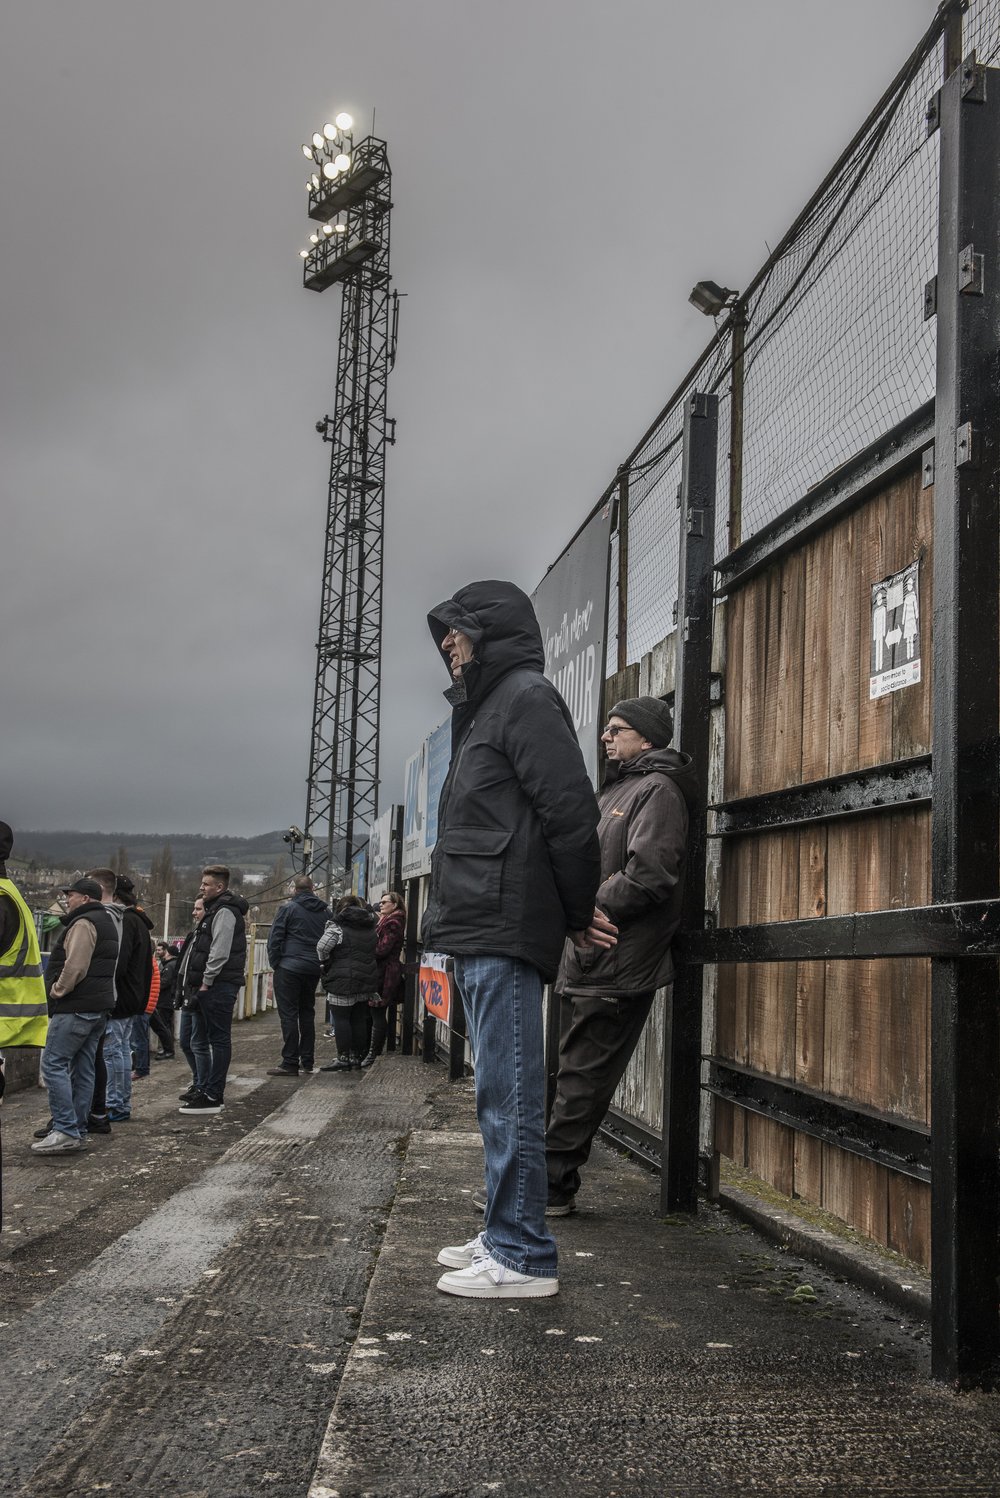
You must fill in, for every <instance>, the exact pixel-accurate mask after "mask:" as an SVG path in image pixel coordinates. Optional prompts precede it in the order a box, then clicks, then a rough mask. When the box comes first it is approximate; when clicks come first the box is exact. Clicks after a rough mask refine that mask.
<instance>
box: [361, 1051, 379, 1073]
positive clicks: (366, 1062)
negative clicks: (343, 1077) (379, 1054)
mask: <svg viewBox="0 0 1000 1498" xmlns="http://www.w3.org/2000/svg"><path fill="white" fill-rule="evenodd" d="M375 1059H376V1058H375V1052H374V1051H369V1052H368V1055H367V1056H365V1057H364V1059H363V1060H362V1061H359V1062H358V1065H359V1066H360V1068H361V1070H362V1071H367V1070H368V1068H369V1067H370V1066H374V1065H375Z"/></svg>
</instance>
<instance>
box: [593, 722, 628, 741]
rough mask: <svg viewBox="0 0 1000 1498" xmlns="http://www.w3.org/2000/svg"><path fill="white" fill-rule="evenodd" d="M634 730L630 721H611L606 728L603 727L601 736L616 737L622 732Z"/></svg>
mask: <svg viewBox="0 0 1000 1498" xmlns="http://www.w3.org/2000/svg"><path fill="white" fill-rule="evenodd" d="M632 732H634V730H633V729H632V727H631V726H630V725H629V724H628V723H609V724H608V725H607V727H606V728H602V729H601V738H602V739H604V738H608V739H616V738H617V737H618V735H619V734H620V733H632Z"/></svg>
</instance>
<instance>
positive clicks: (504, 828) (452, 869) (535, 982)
mask: <svg viewBox="0 0 1000 1498" xmlns="http://www.w3.org/2000/svg"><path fill="white" fill-rule="evenodd" d="M428 624H429V626H430V630H431V635H432V637H433V639H434V642H435V645H436V646H437V647H438V649H439V650H441V651H442V652H443V653H444V655H445V657H446V660H447V662H448V664H449V669H450V672H451V677H452V685H451V687H450V688H449V690H448V692H446V694H445V696H446V699H447V701H449V702H450V703H451V705H452V758H451V766H450V768H449V770H448V775H447V777H446V779H445V782H444V785H443V786H442V789H441V799H440V804H439V809H438V838H437V843H436V845H435V848H434V853H433V855H432V860H431V877H430V893H429V898H428V903H427V911H426V913H425V916H424V923H423V932H422V935H423V943H424V948H425V952H430V953H436V954H444V955H445V956H447V957H450V958H451V959H452V960H453V963H454V973H455V981H456V985H457V987H458V990H459V992H460V994H461V998H462V1002H463V1005H464V1007H465V1014H466V1019H467V1022H468V1029H469V1038H470V1041H471V1044H472V1051H473V1057H474V1061H475V1073H476V1107H477V1112H478V1116H479V1124H480V1128H481V1131H482V1136H483V1150H484V1155H485V1179H486V1221H485V1226H484V1230H483V1232H482V1233H481V1234H480V1235H479V1236H478V1237H477V1238H474V1239H473V1240H472V1241H471V1242H470V1243H466V1244H464V1245H462V1246H460V1247H456V1248H445V1249H442V1250H441V1253H440V1254H439V1255H438V1262H439V1263H441V1264H443V1265H445V1266H446V1267H447V1268H448V1269H449V1271H451V1272H449V1273H447V1274H444V1275H442V1276H441V1278H440V1279H439V1280H438V1289H439V1290H442V1291H444V1292H445V1293H446V1294H450V1295H462V1296H468V1297H470V1298H474V1299H483V1298H494V1297H501V1296H502V1297H520V1296H536V1295H553V1294H555V1293H556V1292H557V1291H558V1288H559V1281H558V1278H557V1258H556V1245H555V1240H554V1239H553V1237H552V1234H551V1233H550V1232H549V1230H548V1228H547V1226H546V1223H545V1201H546V1180H545V1142H544V1129H545V1120H544V1101H545V1099H544V1094H545V1076H544V1062H543V1034H542V984H543V983H544V982H546V981H547V980H550V979H552V978H553V977H555V973H556V968H557V966H558V963H559V954H560V952H561V950H562V946H563V942H564V940H565V937H566V933H567V931H572V932H574V933H575V939H576V940H577V941H578V942H579V943H580V944H581V945H586V944H587V943H589V942H591V941H594V940H598V941H601V942H602V943H603V942H605V941H608V942H610V941H613V936H610V935H607V936H606V935H605V934H603V933H596V934H591V933H590V932H589V930H588V928H589V927H590V926H591V922H592V917H593V912H594V897H595V895H596V893H597V885H598V882H599V879H600V849H599V847H598V842H597V820H598V818H597V799H596V797H595V795H594V791H593V787H592V786H591V784H590V780H589V778H588V776H587V771H586V767H585V765H584V761H583V755H582V754H581V752H580V746H579V744H578V743H577V740H576V734H575V732H574V729H573V720H572V718H571V716H570V713H569V709H568V708H567V707H566V704H565V703H564V702H563V700H562V698H561V697H560V696H559V693H558V692H557V691H556V688H555V687H554V686H553V684H552V683H551V682H550V681H548V680H547V679H546V677H545V676H544V674H543V667H544V664H545V653H544V649H543V646H542V638H541V633H540V631H539V628H538V621H537V619H536V618H535V612H534V609H533V608H532V606H531V600H530V598H528V596H527V595H526V594H525V593H523V592H522V591H521V589H520V588H518V587H515V585H514V584H513V583H508V582H480V583H471V584H470V585H469V586H468V587H466V588H462V589H461V590H460V591H459V592H458V593H456V594H455V596H454V598H449V599H446V600H445V602H444V603H441V604H438V606H437V607H436V608H435V609H432V610H431V612H430V614H429V615H428Z"/></svg>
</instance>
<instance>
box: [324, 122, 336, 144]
mask: <svg viewBox="0 0 1000 1498" xmlns="http://www.w3.org/2000/svg"><path fill="white" fill-rule="evenodd" d="M323 134H324V136H325V137H326V139H327V140H336V138H337V127H336V125H334V124H331V122H330V121H329V120H327V122H326V124H325V125H324V126H323Z"/></svg>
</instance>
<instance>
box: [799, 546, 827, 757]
mask: <svg viewBox="0 0 1000 1498" xmlns="http://www.w3.org/2000/svg"><path fill="white" fill-rule="evenodd" d="M832 554H833V537H832V533H831V532H830V531H824V532H823V533H822V535H820V536H817V537H816V539H815V540H814V541H812V542H810V544H809V545H808V546H807V547H806V548H805V616H804V619H803V683H802V779H803V781H810V780H824V779H825V778H826V776H827V775H828V774H829V773H830V614H831V588H830V559H831V556H832Z"/></svg>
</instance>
